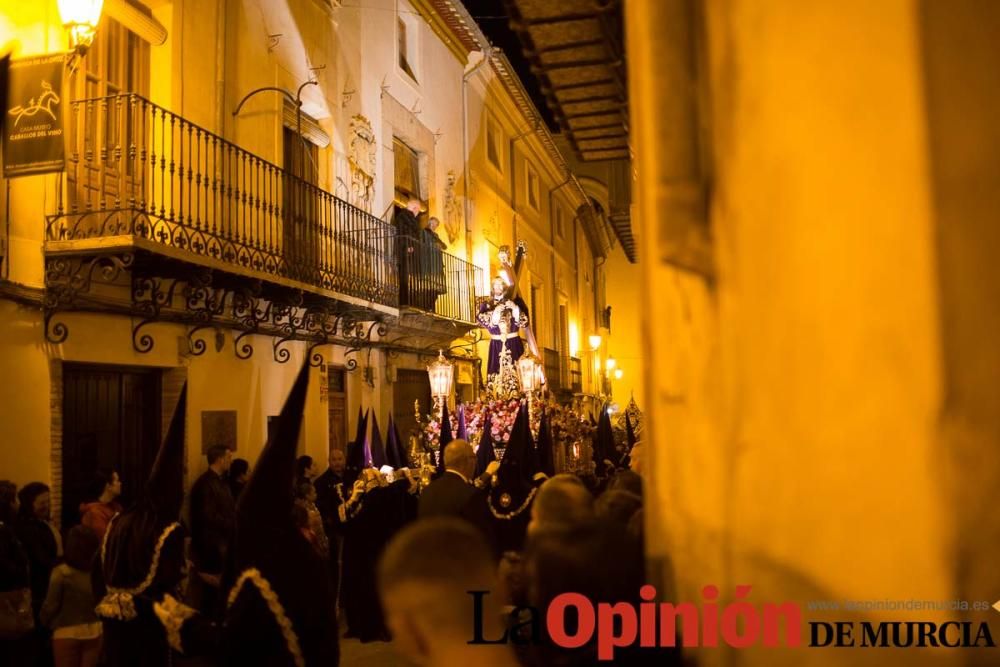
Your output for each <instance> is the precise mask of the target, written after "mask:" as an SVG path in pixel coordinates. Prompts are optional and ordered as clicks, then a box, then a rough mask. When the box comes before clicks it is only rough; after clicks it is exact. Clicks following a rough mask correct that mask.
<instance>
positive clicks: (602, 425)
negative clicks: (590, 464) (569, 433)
mask: <svg viewBox="0 0 1000 667" xmlns="http://www.w3.org/2000/svg"><path fill="white" fill-rule="evenodd" d="M618 458H619V457H618V456H617V453H616V452H615V437H614V434H613V433H612V431H611V417H610V415H608V408H607V406H604V407H603V408H601V418H600V419H599V420H598V422H597V433H595V434H594V455H593V460H594V463H595V464H596V465H597V470H596V472H597V474H598V475H599V476H603V475H605V474H607V473H608V471H609V468H610V469H613V468H614V467H615V462H616V461H617V460H618Z"/></svg>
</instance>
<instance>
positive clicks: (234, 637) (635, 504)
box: [0, 369, 677, 667]
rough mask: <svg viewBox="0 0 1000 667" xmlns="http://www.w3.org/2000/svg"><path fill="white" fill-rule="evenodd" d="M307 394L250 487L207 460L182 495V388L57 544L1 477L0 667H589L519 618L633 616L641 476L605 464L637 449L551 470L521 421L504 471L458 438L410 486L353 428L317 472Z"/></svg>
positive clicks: (242, 474)
mask: <svg viewBox="0 0 1000 667" xmlns="http://www.w3.org/2000/svg"><path fill="white" fill-rule="evenodd" d="M307 382H308V372H307V370H305V369H304V371H303V372H302V373H300V375H299V378H298V380H297V381H296V385H295V387H294V388H293V390H292V392H291V394H290V396H289V398H288V400H287V401H286V405H285V407H284V409H283V411H282V414H281V416H280V417H279V418H278V424H277V428H276V430H275V432H274V433H273V434H272V436H271V438H270V439H269V441H268V443H267V445H266V446H265V448H264V450H263V452H262V453H261V456H260V458H259V459H258V461H257V462H256V464H255V466H254V469H253V470H252V471H251V470H250V466H249V464H248V462H246V461H244V460H242V459H236V460H232V453H231V452H230V451H229V450H228V449H226V448H225V447H211V448H209V449H208V450H207V455H206V456H207V463H208V468H207V470H206V471H205V472H204V473H202V474H201V475H200V476H199V477H198V478H197V480H196V481H195V482H194V484H193V485H192V487H191V489H190V492H189V493H188V494H187V495H186V496H185V494H184V493H183V479H184V445H183V443H184V432H183V424H184V411H185V405H186V400H185V398H184V394H183V393H182V398H181V400H180V402H179V404H178V407H177V409H176V411H175V414H174V419H173V422H172V424H171V427H170V430H169V432H168V434H167V436H166V438H165V439H164V442H163V444H162V445H161V449H160V452H159V454H158V456H157V458H156V462H155V463H154V465H153V469H152V471H151V473H150V477H149V479H148V480H147V482H146V484H145V485H144V492H143V496H142V498H140V499H139V500H138V502H135V503H132V504H131V505H130V506H129V507H127V508H123V507H122V506H121V505H120V504H119V501H118V497H119V494H120V492H121V480H120V479H119V477H118V475H117V473H116V472H114V471H103V472H102V473H101V474H100V475H99V478H98V479H97V480H96V483H95V487H94V492H93V500H92V501H91V502H88V503H85V504H84V505H83V506H81V520H80V523H79V524H78V525H75V526H72V527H69V528H68V530H67V532H66V533H65V539H63V538H62V535H61V534H60V531H59V530H57V529H56V527H55V526H54V525H53V523H52V522H51V520H50V518H49V514H50V507H49V505H50V500H49V490H48V488H47V487H46V486H45V485H43V484H40V483H32V484H27V485H25V486H24V487H23V488H22V489H21V490H20V491H16V488H15V487H14V485H13V484H11V483H10V482H0V664H3V665H11V666H12V667H15V666H20V665H25V666H27V665H51V664H54V665H56V666H57V667H63V666H70V665H72V666H74V667H76V666H78V665H79V666H91V665H98V664H102V665H109V666H112V667H116V666H118V665H150V666H154V665H155V666H159V665H168V664H185V661H194V662H193V663H192V664H219V665H230V664H232V665H236V664H239V665H257V664H259V665H294V666H295V667H302V666H303V665H336V664H337V663H338V660H339V641H340V637H341V635H342V633H343V636H345V637H355V638H357V639H359V640H360V641H362V642H371V641H388V640H390V639H391V640H392V641H393V642H394V645H395V648H396V649H397V650H399V651H400V652H402V653H403V654H405V655H406V656H407V659H408V660H410V661H411V662H415V663H417V664H427V665H453V664H459V661H464V660H476V661H479V662H481V663H484V664H497V665H505V664H510V665H517V664H520V665H552V664H558V665H584V664H594V663H596V653H595V647H594V646H593V644H592V643H587V644H585V645H584V646H582V647H579V648H577V649H573V650H567V649H559V648H557V647H556V646H555V644H553V643H552V642H550V641H547V640H546V638H545V637H544V633H543V632H542V633H541V634H539V629H538V628H537V627H535V626H534V625H532V624H531V623H526V622H524V619H523V617H522V616H523V614H524V613H525V610H529V609H545V608H546V607H547V605H548V603H549V602H550V601H551V600H552V599H553V598H554V597H555V596H557V595H559V594H560V593H564V592H576V593H580V594H583V595H586V596H588V597H589V598H590V599H592V600H594V601H595V602H596V601H609V602H618V601H635V602H637V601H638V591H639V588H640V586H641V585H642V583H643V576H644V575H643V556H642V514H643V510H642V506H643V496H642V480H641V477H640V476H639V475H638V474H637V473H636V471H635V470H629V469H627V468H622V467H621V465H620V463H621V461H628V460H629V458H630V459H631V465H632V467H633V468H636V467H638V466H639V465H640V463H639V462H640V460H641V459H640V456H639V453H640V451H641V445H640V444H635V446H634V447H631V444H632V443H629V445H630V447H629V449H630V452H629V451H622V452H620V453H621V454H626V455H627V454H629V453H631V454H632V456H631V457H628V456H624V457H621V458H618V460H619V465H618V466H615V465H614V464H611V462H610V460H605V461H602V464H604V465H601V466H597V467H596V470H597V471H600V474H599V475H598V474H593V475H586V476H577V475H575V474H555V473H554V470H552V464H551V459H552V457H551V452H549V453H547V454H546V452H545V451H544V449H545V448H546V447H550V446H551V443H546V442H543V441H541V439H540V442H539V443H538V444H537V445H536V443H535V442H534V440H533V438H532V434H531V430H530V426H529V419H528V412H527V407H524V408H523V409H522V410H521V411H520V413H519V415H518V418H517V423H516V425H515V428H514V432H513V434H512V437H511V439H510V441H509V442H508V443H507V447H506V449H505V451H504V453H503V456H502V458H501V460H499V461H498V460H495V456H494V450H493V446H492V444H491V443H490V442H489V439H488V438H484V441H483V442H481V443H480V445H479V447H478V449H476V448H474V447H473V446H472V445H470V444H469V443H468V442H467V441H466V440H464V439H454V440H451V441H450V442H447V443H446V444H445V446H444V447H443V450H442V451H441V453H440V456H439V457H438V463H437V466H435V467H425V468H424V469H422V470H412V469H411V468H410V466H409V461H407V460H406V457H405V454H403V448H402V447H401V443H400V441H399V436H398V434H397V433H396V432H395V429H394V428H393V427H392V426H391V424H390V427H389V429H388V439H387V441H386V443H385V444H384V445H383V444H382V440H381V435H380V434H378V435H377V436H376V437H372V438H371V439H369V438H368V437H367V435H366V429H367V417H365V418H364V419H362V420H361V423H360V424H359V430H358V437H357V438H356V439H355V440H354V441H353V442H351V443H349V445H348V447H347V448H346V452H345V451H342V450H340V449H339V448H333V449H331V451H330V454H329V458H328V460H327V461H326V466H325V469H324V470H322V472H320V470H318V469H317V468H318V466H317V465H316V464H315V462H314V461H313V459H312V458H310V457H308V456H299V457H296V452H295V449H296V443H297V441H298V432H299V429H300V426H301V419H302V405H303V402H304V397H305V387H306V384H307ZM602 418H603V417H602ZM374 429H375V431H377V425H375V426H374ZM373 435H374V434H373ZM604 447H605V449H603V450H602V449H601V447H595V451H605V452H607V451H608V450H607V448H606V447H607V446H606V444H605V445H604ZM385 462H388V463H389V464H391V465H386V464H385ZM379 463H383V465H382V466H381V468H379V467H375V466H374V465H373V464H379ZM185 508H186V511H185ZM182 515H183V516H184V517H185V518H182ZM469 591H486V592H487V594H484V595H480V596H478V597H477V596H473V595H470V594H469ZM477 632H478V633H482V636H483V637H489V638H496V637H504V638H506V641H504V642H494V643H489V644H484V643H470V640H472V639H473V638H474V635H475V633H477ZM676 658H677V656H675V655H673V654H672V653H666V654H665V653H663V652H660V651H652V652H643V651H632V652H627V651H626V652H625V653H622V654H620V655H619V656H618V657H616V664H640V663H642V664H647V663H648V664H653V662H655V663H656V664H661V665H662V664H672V663H671V662H670V661H671V660H676Z"/></svg>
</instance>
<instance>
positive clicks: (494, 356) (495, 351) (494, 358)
mask: <svg viewBox="0 0 1000 667" xmlns="http://www.w3.org/2000/svg"><path fill="white" fill-rule="evenodd" d="M510 303H511V302H510V301H509V300H507V299H504V298H500V299H496V298H491V299H490V300H489V301H486V302H484V303H483V304H482V305H480V306H479V317H478V319H479V326H481V327H483V328H484V329H486V330H487V331H488V332H490V358H489V362H488V363H487V365H486V373H487V374H488V375H495V374H497V373H499V372H500V352H501V351H502V350H503V349H504V347H505V346H506V348H507V349H508V350H509V351H510V358H511V361H512V362H514V363H517V360H518V359H520V358H521V355H522V354H524V339H522V338H521V334H520V331H521V329H527V326H528V306H527V305H526V304H525V303H524V300H523V299H522V298H521V297H515V298H514V300H513V304H514V305H515V306H517V308H518V309H519V310H520V313H519V317H517V318H515V317H514V316H513V313H512V312H509V313H508V314H509V315H510V318H509V319H510V324H509V325H508V327H507V333H506V334H505V335H504V334H501V329H500V323H499V319H498V317H495V316H494V313H495V311H496V310H497V309H498V308H500V309H501V312H500V313H499V315H502V314H503V311H504V310H507V311H510V310H511V309H510V306H509V305H508V304H510ZM504 306H507V307H506V308H504Z"/></svg>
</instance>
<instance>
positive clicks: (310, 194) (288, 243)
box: [282, 127, 320, 282]
mask: <svg viewBox="0 0 1000 667" xmlns="http://www.w3.org/2000/svg"><path fill="white" fill-rule="evenodd" d="M282 146H283V158H284V168H285V172H286V174H287V176H286V178H285V187H284V197H283V199H284V212H283V214H282V218H283V220H282V222H283V235H284V254H285V262H287V263H288V269H289V275H290V276H291V277H292V278H295V279H297V280H301V281H303V282H315V281H316V280H318V275H317V271H318V269H319V246H320V235H319V227H318V219H319V204H320V201H319V197H318V194H317V192H316V184H317V183H318V182H319V172H318V171H317V165H318V164H319V148H318V147H317V146H316V145H315V144H313V143H311V142H309V141H307V140H306V139H305V138H304V137H301V136H298V135H296V133H295V130H292V129H290V128H288V127H283V128H282Z"/></svg>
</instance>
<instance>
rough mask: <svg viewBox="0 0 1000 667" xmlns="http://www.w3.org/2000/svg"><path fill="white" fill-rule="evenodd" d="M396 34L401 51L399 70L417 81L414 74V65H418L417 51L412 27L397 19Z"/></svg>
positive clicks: (400, 18) (401, 19)
mask: <svg viewBox="0 0 1000 667" xmlns="http://www.w3.org/2000/svg"><path fill="white" fill-rule="evenodd" d="M396 32H397V38H398V49H399V69H401V70H403V71H404V72H406V74H407V76H409V77H410V78H411V79H413V81H414V82H416V80H417V75H416V74H414V72H413V69H414V68H413V64H414V63H416V49H415V48H414V46H415V45H414V43H413V35H412V34H410V32H411V30H410V26H409V25H408V24H407V21H406V20H405V19H404V18H402V17H399V18H397V19H396Z"/></svg>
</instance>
